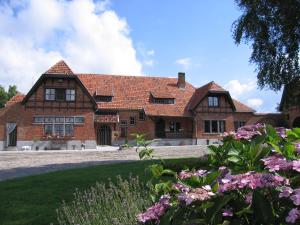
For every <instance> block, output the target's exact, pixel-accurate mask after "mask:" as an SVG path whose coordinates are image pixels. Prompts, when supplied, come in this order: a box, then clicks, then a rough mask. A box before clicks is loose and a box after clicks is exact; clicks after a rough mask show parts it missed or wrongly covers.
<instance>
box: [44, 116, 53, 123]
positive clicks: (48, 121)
mask: <svg viewBox="0 0 300 225" xmlns="http://www.w3.org/2000/svg"><path fill="white" fill-rule="evenodd" d="M53 122H54V117H45V123H53Z"/></svg>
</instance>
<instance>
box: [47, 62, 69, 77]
mask: <svg viewBox="0 0 300 225" xmlns="http://www.w3.org/2000/svg"><path fill="white" fill-rule="evenodd" d="M45 74H61V75H74V73H73V71H72V70H71V69H70V67H69V66H68V65H67V63H65V61H63V60H61V61H59V62H58V63H56V64H55V65H54V66H52V67H51V68H50V69H49V70H47V71H46V73H45Z"/></svg>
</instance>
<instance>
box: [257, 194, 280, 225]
mask: <svg viewBox="0 0 300 225" xmlns="http://www.w3.org/2000/svg"><path fill="white" fill-rule="evenodd" d="M252 210H253V212H254V215H255V220H256V221H257V222H258V223H259V224H274V221H275V215H274V213H273V209H272V205H271V203H270V202H269V200H268V199H266V197H265V196H264V195H262V194H261V193H260V192H259V191H254V192H253V199H252Z"/></svg>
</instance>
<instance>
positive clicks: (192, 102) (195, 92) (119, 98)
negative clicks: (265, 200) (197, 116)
mask: <svg viewBox="0 0 300 225" xmlns="http://www.w3.org/2000/svg"><path fill="white" fill-rule="evenodd" d="M77 76H78V77H79V79H80V80H81V82H82V83H83V85H84V86H85V87H86V88H87V90H88V91H89V93H90V94H91V95H92V96H93V95H94V94H95V93H105V94H104V95H109V94H110V93H113V96H114V97H113V100H112V101H111V102H98V103H97V105H98V108H99V109H113V110H142V109H144V110H145V113H146V114H147V115H152V116H174V117H180V116H186V117H189V116H192V114H191V111H190V110H191V109H194V108H195V107H196V106H197V104H198V103H199V102H200V101H201V100H202V99H203V98H204V97H205V96H206V94H207V93H208V92H218V93H226V94H229V93H228V91H226V90H225V89H223V88H222V87H221V86H220V85H218V84H216V83H215V82H210V83H208V84H206V85H204V86H202V87H200V88H197V89H196V88H195V87H193V86H192V85H191V84H189V83H188V82H186V88H185V89H184V90H183V89H180V88H178V86H177V78H164V77H144V76H118V75H103V74H77ZM151 95H152V96H153V97H155V98H175V104H166V105H164V104H153V103H151ZM233 104H234V106H235V108H236V111H237V112H254V110H253V109H251V108H250V107H248V106H246V105H244V104H242V103H241V102H239V101H236V100H233Z"/></svg>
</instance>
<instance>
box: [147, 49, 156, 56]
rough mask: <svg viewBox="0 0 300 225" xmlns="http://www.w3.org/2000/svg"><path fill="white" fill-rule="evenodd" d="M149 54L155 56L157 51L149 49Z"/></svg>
mask: <svg viewBox="0 0 300 225" xmlns="http://www.w3.org/2000/svg"><path fill="white" fill-rule="evenodd" d="M147 55H149V56H153V55H155V51H154V50H149V51H147Z"/></svg>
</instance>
